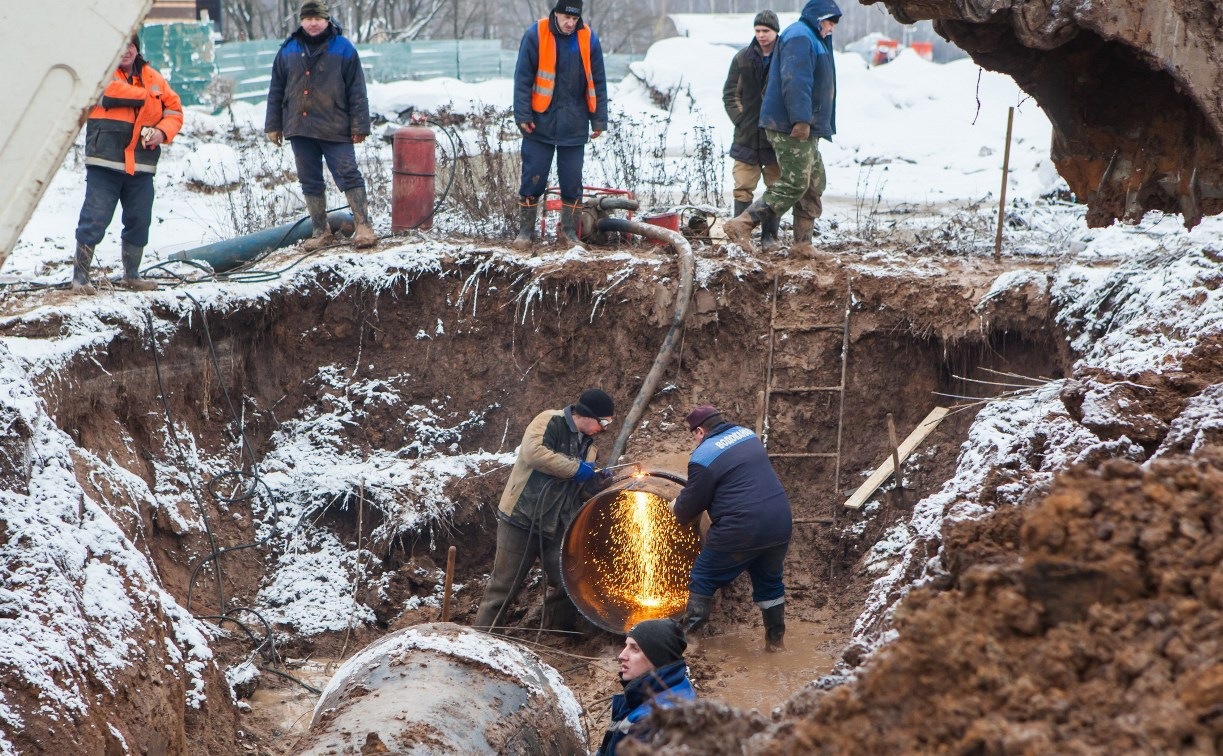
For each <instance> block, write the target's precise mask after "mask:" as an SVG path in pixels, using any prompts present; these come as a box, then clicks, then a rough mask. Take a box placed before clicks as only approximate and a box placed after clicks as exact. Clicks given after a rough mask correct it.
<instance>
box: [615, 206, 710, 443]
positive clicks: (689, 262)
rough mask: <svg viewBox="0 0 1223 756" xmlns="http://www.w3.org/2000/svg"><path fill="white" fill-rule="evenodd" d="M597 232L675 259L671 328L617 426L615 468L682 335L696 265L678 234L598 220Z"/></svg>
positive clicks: (621, 221) (626, 222)
mask: <svg viewBox="0 0 1223 756" xmlns="http://www.w3.org/2000/svg"><path fill="white" fill-rule="evenodd" d="M598 230H599V231H600V232H604V233H606V232H610V231H618V232H620V233H630V234H637V235H639V236H644V237H646V238H647V239H653V240H655V241H660V242H663V243H664V244H670V245H671V249H673V250H675V254H676V256H677V257H678V258H679V291H678V292H677V293H676V295H675V312H674V314H673V315H672V317H671V328H670V330H668V331H667V335H666V336H665V337H664V338H663V340H662V346H661V347H660V348H659V350H658V355H657V356H656V357H655V358H654V364H653V365H651V366H650V372H649V373H647V374H646V377H645V381H644V382H643V383H642V384H641V389H640V390H639V391H638V392H637V398H636V399H634V400H633V404H632V406H630V407H629V410H628V413H627V414H625V416H624V421H623V422H622V423H621V425H620V433H619V434H618V435H617V436H616V441H615V443H613V444H612V448H611V454H610V455H608V458H607V459H608V461H609V462H610V463H611V464H615V463H616V462H617V461H619V459H620V457H621V456H622V455H623V454H624V449H625V447H627V446H628V438H629V436H630V435H631V434H632V432H633V430H634V429H635V428H636V427H637V423H638V421H640V420H641V416H642V414H644V412H645V408H646V405H647V404H649V403H650V398H651V397H653V396H654V390H655V389H656V388H658V382H659V381H660V380H662V376H663V373H664V372H665V371H666V369H667V366H668V365H669V364H670V363H671V355H672V353H674V352H675V347H676V345H677V344H678V343H679V337H680V334H682V333H683V330H684V321H685V320H686V319H687V318H688V304H689V302H691V300H692V279H693V277H694V275H695V271H696V261H695V260H694V259H693V256H692V246H691V245H690V244H688V240H687V239H685V238H684V236H683V234H680V233H679V232H678V231H672V230H670V229H666V228H661V227H659V226H653V225H650V224H649V223H642V222H640V221H631V220H625V219H624V218H600V219H599V225H598Z"/></svg>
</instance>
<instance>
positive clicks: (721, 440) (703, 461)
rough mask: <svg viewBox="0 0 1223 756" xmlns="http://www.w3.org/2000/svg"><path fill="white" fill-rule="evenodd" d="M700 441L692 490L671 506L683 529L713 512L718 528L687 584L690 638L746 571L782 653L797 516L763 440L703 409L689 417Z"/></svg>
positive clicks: (768, 645)
mask: <svg viewBox="0 0 1223 756" xmlns="http://www.w3.org/2000/svg"><path fill="white" fill-rule="evenodd" d="M685 419H686V421H687V423H688V429H689V431H690V432H691V433H692V437H693V440H694V441H695V442H696V449H695V450H693V452H692V458H691V460H689V462H688V483H687V484H686V485H685V486H684V488H683V490H682V491H680V492H679V496H677V497H676V498H675V501H674V502H673V503H672V505H671V509H672V511H673V512H674V513H675V517H676V519H678V520H679V522H680V523H681V524H686V523H689V522H692V521H693V520H695V519H697V518H698V517H700V516H701V513H702V512H708V513H709V519H710V522H711V523H712V524H711V525H710V527H709V532H708V533H706V535H705V544H704V546H703V547H702V548H701V553H700V554H698V555H697V558H696V563H695V564H694V565H692V574H691V575H690V577H689V579H688V607H687V610H686V612H685V615H684V617H685V628H684V629H685V631H686V632H687V633H688V634H689V635H691V634H692V633H695V632H697V631H699V630H700V629H701V626H703V625H704V624H705V622H706V621H707V620H708V619H709V612H710V609H711V607H712V605H713V594H714V591H716V590H717V589H719V588H722V587H724V586H727V585H729V584H730V583H731V581H733V580H734V579H735V578H737V577H739V575H741V574H742V573H743V571H744V570H747V573H748V575H750V576H751V578H752V601H754V602H755V603H756V606H758V607H760V613H761V616H762V618H763V619H764V638H765V650H766V651H780V650H781V649H782V648H783V647H784V644H783V639H784V637H785V634H786V622H785V616H786V614H785V612H786V588H785V584H784V583H783V582H782V563H783V562H784V561H785V558H786V550H787V549H788V548H789V546H790V532H791V529H792V528H793V516H792V515H791V512H790V500H789V498H787V496H786V491H785V489H784V488H782V486H781V481H780V480H778V478H777V473H776V472H774V471H773V465H772V463H770V462H769V454H768V452H767V451H766V450H765V448H764V444H762V443H761V442H760V439H759V438H758V437H757V436H756V434H755V433H753V432H752V431H751V430H749V429H747V428H743V427H740V426H738V425H734V424H732V423H728V422H726V420H725V419H724V418H723V417H722V413H721V412H719V411H718V410H717V409H716V408H714V407H712V406H710V405H708V404H703V405H701V406H699V407H697V408H696V409H694V410H692V412H690V413H688V416H687V418H685Z"/></svg>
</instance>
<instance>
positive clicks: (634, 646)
mask: <svg viewBox="0 0 1223 756" xmlns="http://www.w3.org/2000/svg"><path fill="white" fill-rule="evenodd" d="M687 647H688V643H687V641H686V640H685V639H684V628H683V626H682V625H680V624H679V623H678V622H676V621H675V620H672V619H653V620H646V621H644V622H638V623H637V624H636V625H634V626H633V629H631V630H629V631H628V637H627V638H625V639H624V650H623V651H621V652H620V656H619V661H620V684H621V685H623V686H624V693H622V694H617V695H614V696H612V716H611V724H610V725H609V726H608V728H607V732H606V733H605V734H604V735H603V743H602V744H601V745H600V746H599V750H598V751H597V752H596V756H615V753H616V748H617V747H618V746H619V745H620V743H621V742H622V741H623V740H624V739H625V738H626V737H632V738H634V739H636V740H640V741H645V740H647V739H648V738H649V735H650V731H649V729H648V728H647V726H646V725H645V723H644V721H643V720H644V719H645V718H646V717H648V716H649V715H650V712H651V711H653V710H654V709H667V708H670V707H672V706H676V705H677V704H680V703H683V702H684V701H691V700H693V699H695V698H696V691H694V690H693V689H692V683H691V682H689V680H688V663H687V662H686V661H684V649H686V648H687Z"/></svg>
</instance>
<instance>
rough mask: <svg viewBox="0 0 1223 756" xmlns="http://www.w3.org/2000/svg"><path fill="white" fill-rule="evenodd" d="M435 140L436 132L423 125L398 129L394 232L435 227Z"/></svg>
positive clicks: (396, 139)
mask: <svg viewBox="0 0 1223 756" xmlns="http://www.w3.org/2000/svg"><path fill="white" fill-rule="evenodd" d="M436 141H437V140H436V138H435V137H434V135H433V131H432V130H431V129H426V128H425V127H423V126H404V127H403V128H401V129H399V130H397V131H396V132H395V138H394V141H393V150H392V151H393V152H394V155H395V160H394V168H393V171H394V174H395V180H394V184H393V185H392V187H391V231H408V230H410V229H413V228H432V227H433V202H434V195H433V182H434V177H435V176H436V169H437V151H436V149H435V143H436Z"/></svg>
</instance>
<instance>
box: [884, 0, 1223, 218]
mask: <svg viewBox="0 0 1223 756" xmlns="http://www.w3.org/2000/svg"><path fill="white" fill-rule="evenodd" d="M878 1H879V0H863V2H864V3H865V4H868V5H869V4H872V3H874V2H878ZM883 3H884V5H885V6H886V7H887V8H888V10H889V12H891V14H892V15H893V16H895V17H896V19H897V20H899V21H901V22H903V23H912V22H914V21H917V20H923V19H931V20H933V21H934V27H935V29H936V30H937V31H938V32H939V33H940V34H941V35H943V36H944V37H946V38H947V39H949V40H950V41H952V42H954V43H955V44H957V45H959V46H960V47H961V48H963V49H964V50H965V51H966V52H968V54H969V55H971V56H972V58H973V60H974V61H976V62H977V63H978V64H980V65H981V66H983V67H985V68H988V69H990V70H992V71H999V72H1001V73H1005V74H1008V75H1010V76H1011V77H1012V78H1014V79H1015V81H1016V83H1017V84H1019V86H1020V87H1021V88H1022V89H1023V90H1024V91H1026V92H1028V93H1029V94H1031V95H1032V97H1033V98H1034V99H1035V100H1036V102H1037V103H1038V104H1039V105H1040V107H1041V109H1043V110H1044V111H1045V113H1046V114H1047V115H1048V116H1049V120H1050V121H1051V122H1052V124H1053V144H1052V146H1051V150H1050V155H1051V158H1052V160H1053V162H1054V164H1055V165H1056V166H1057V169H1058V171H1059V172H1060V173H1061V174H1062V177H1063V178H1065V179H1066V182H1067V183H1068V184H1069V185H1070V189H1071V191H1072V192H1074V194H1075V196H1076V197H1077V198H1078V200H1079V201H1081V202H1086V203H1087V206H1088V212H1087V222H1088V225H1090V226H1094V227H1098V226H1107V225H1109V224H1110V223H1112V222H1113V221H1114V220H1115V219H1118V218H1121V219H1123V220H1126V221H1130V222H1136V221H1138V220H1140V219H1141V218H1142V216H1143V214H1144V213H1146V212H1147V211H1149V210H1161V211H1163V212H1168V213H1180V214H1181V215H1182V216H1183V218H1184V223H1185V226H1186V227H1189V228H1192V227H1193V226H1195V225H1197V224H1198V223H1199V222H1200V221H1201V219H1202V216H1203V215H1215V214H1218V213H1220V212H1223V66H1220V65H1219V61H1220V60H1223V11H1221V10H1220V7H1219V5H1218V3H1217V2H1216V1H1215V0H883Z"/></svg>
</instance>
